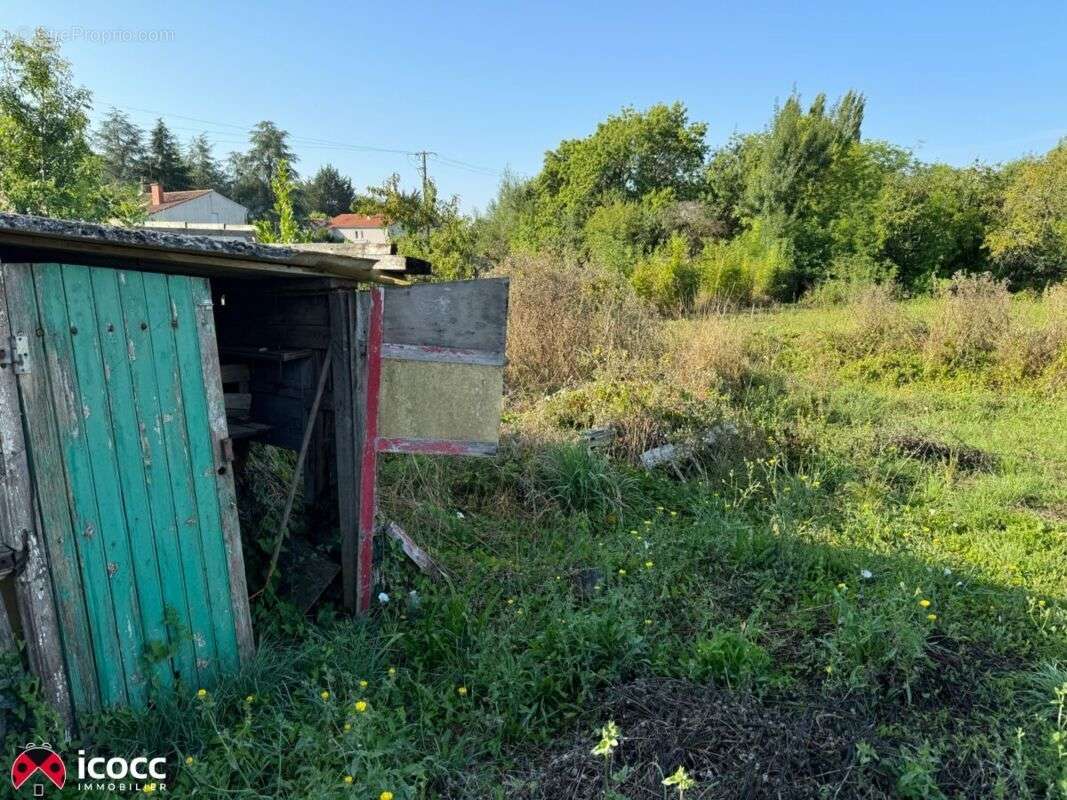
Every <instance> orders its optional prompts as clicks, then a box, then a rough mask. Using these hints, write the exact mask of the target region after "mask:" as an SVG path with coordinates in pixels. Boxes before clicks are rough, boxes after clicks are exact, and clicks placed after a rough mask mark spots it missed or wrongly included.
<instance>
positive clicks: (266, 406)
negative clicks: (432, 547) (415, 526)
mask: <svg viewBox="0 0 1067 800" xmlns="http://www.w3.org/2000/svg"><path fill="white" fill-rule="evenodd" d="M428 270H429V265H428V264H426V263H425V262H421V261H418V260H417V259H410V258H404V257H402V256H396V255H383V256H379V257H373V258H371V257H367V258H353V257H348V256H339V255H335V254H331V253H322V252H306V251H300V250H296V249H292V248H286V247H273V246H266V245H255V244H250V243H247V242H241V241H233V240H215V239H209V238H206V237H190V236H180V235H173V234H166V233H156V232H150V231H145V230H143V229H127V228H118V227H111V226H104V225H92V224H85V223H74V222H63V221H56V220H48V219H42V218H36V217H27V216H20V215H11V214H0V576H3V578H2V579H0V587H2V589H3V597H4V603H3V604H2V605H0V646H5V645H6V646H8V647H10V646H12V645H13V643H14V642H15V641H16V639H18V638H22V639H24V640H25V642H26V645H27V647H26V654H27V658H28V660H29V664H30V667H31V668H32V669H33V671H34V672H35V673H36V674H37V675H38V676H39V677H40V679H41V681H42V685H43V687H44V690H45V693H46V695H47V697H48V698H49V700H50V701H51V702H53V703H54V705H55V706H56V707H57V708H59V709H60V711H61V712H62V713H63V714H64V716H65V717H66V718H67V719H68V720H70V719H73V718H74V716H75V715H76V714H77V713H80V712H83V711H92V710H95V709H99V708H105V707H110V706H117V705H133V706H139V705H143V704H144V703H145V702H147V701H148V700H149V699H150V697H151V696H152V694H153V692H155V691H159V690H166V689H168V688H170V687H174V686H176V685H179V684H181V685H185V686H201V685H210V684H211V683H213V681H214V680H215V679H217V677H218V676H219V675H220V674H223V673H225V672H228V671H230V670H232V669H234V668H236V667H237V666H238V665H239V664H240V662H241V661H242V660H243V659H244V658H247V656H248V655H249V654H250V653H251V652H252V649H253V632H252V627H251V621H250V616H249V600H248V590H247V587H246V582H245V573H244V564H243V558H242V552H241V542H240V530H239V525H238V519H237V506H236V498H235V489H234V476H233V463H234V458H235V455H239V454H240V450H241V447H242V443H243V442H246V441H251V440H257V441H262V442H267V443H271V444H275V445H279V446H282V447H287V448H290V449H298V448H302V449H303V450H304V451H305V454H306V458H305V459H304V460H303V463H304V480H305V496H306V497H307V498H308V499H309V500H312V501H314V502H319V503H322V502H324V501H328V500H332V502H334V503H336V505H337V517H338V519H339V526H340V529H341V538H342V543H343V547H342V549H343V553H342V564H341V567H342V570H343V572H344V596H345V599H346V602H347V603H348V604H349V605H350V607H352V608H353V609H355V608H357V607H360V606H361V605H362V607H364V608H365V605H366V603H365V598H366V595H367V592H368V591H369V587H370V584H369V576H370V574H371V564H370V558H371V557H372V553H373V548H372V546H371V545H370V543H369V540H370V539H371V538H372V537H373V515H374V507H373V482H374V477H373V471H371V473H370V475H369V481H370V482H369V484H368V483H367V480H368V467H370V468H371V470H373V460H374V453H376V452H378V451H379V450H387V449H391V448H400V449H403V448H404V447H405V446H406V447H407V448H408V451H419V450H420V448H422V450H424V451H430V452H433V451H434V449H433V448H435V447H439V446H440V444H441V442H442V441H444V442H447V441H448V435H447V434H448V431H447V430H445V431H444V434H445V435H444V438H441V437H440V436H438V435H437V433H434V434H433V436H431V437H430V438H429V439H427V440H426V441H425V442H423V441H422V440H420V439H419V438H418V437H414V438H412V437H404V436H402V435H401V436H397V437H393V438H394V439H395V440H396V441H393V440H390V441H388V442H386V441H384V440H382V439H381V438H380V437H379V436H378V435H377V432H376V431H377V422H378V406H379V403H378V397H379V392H380V389H381V374H382V363H383V362H382V355H383V353H382V341H383V340H382V332H383V330H385V329H386V328H388V327H389V326H388V325H383V316H382V311H381V309H382V306H383V304H384V295H383V294H382V293H381V292H370V293H366V292H364V293H360V294H357V292H356V291H355V290H356V289H357V287H358V286H359V285H360V284H361V283H363V284H366V283H370V284H386V285H388V284H403V283H405V281H404V280H403V279H404V277H405V276H408V275H412V274H425V273H427V272H428ZM479 283H480V282H479ZM486 283H487V284H490V285H494V286H495V287H496V288H493V289H491V290H490V291H491V293H493V294H494V296H495V297H496V298H497V302H496V303H495V306H494V307H497V308H503V309H506V293H507V287H506V283H499V282H486ZM434 286H437V287H444V288H443V289H441V288H438V289H433V291H432V294H423V295H421V299H420V296H416V297H414V298H413V299H412V298H407V299H406V300H405V302H403V303H397V304H396V307H397V308H398V309H403V310H404V312H405V313H408V314H409V315H410V312H411V309H412V308H414V307H415V306H418V305H419V304H420V302H421V303H422V304H423V305H425V303H426V302H427V301H429V302H430V303H431V304H432V305H434V306H435V309H436V310H435V309H427V310H428V314H426V315H423V316H422V317H421V319H411V320H410V321H411V324H410V325H409V326H408V327H409V328H410V330H408V331H407V332H406V333H404V332H401V333H400V334H397V335H396V336H395V338H399V339H402V340H404V341H401V342H398V346H399V345H403V346H402V347H400V349H399V350H397V352H396V353H394V354H393V357H394V359H395V360H397V361H413V362H416V363H431V362H435V363H438V362H440V359H441V358H444V359H446V360H447V359H451V360H452V362H451V363H465V364H471V363H473V364H482V365H483V366H486V365H490V362H491V368H492V369H493V370H494V371H495V372H499V369H500V368H502V365H503V342H502V338H501V336H502V330H503V328H502V324H503V323H502V321H499V320H498V321H497V322H498V323H499V324H496V328H499V333H494V335H493V336H494V338H493V341H492V342H491V343H490V344H489V345H488V346H487V347H488V348H489V349H485V352H483V351H481V350H477V348H474V350H471V348H466V350H465V349H464V348H457V347H450V346H449V342H451V341H452V340H453V339H454V338H455V336H456V333H455V332H456V331H461V330H466V329H468V328H469V327H470V325H469V320H467V319H464V320H462V321H461V320H460V319H459V317H460V316H461V315H467V314H470V313H474V314H475V318H477V314H478V313H483V314H484V306H485V303H484V302H483V301H482V300H480V299H479V298H480V297H481V296H482V290H481V289H479V290H478V291H477V292H473V293H472V292H471V291H470V290H469V289H463V288H462V287H460V288H457V287H458V286H459V285H458V284H457V285H453V286H449V285H448V284H434V285H427V288H432V287H434ZM419 288H420V287H411V288H409V289H404V290H402V291H403V292H410V291H412V290H413V289H414V290H417V289H419ZM416 294H417V295H418V293H416ZM405 297H406V296H405ZM450 298H451V299H450ZM501 298H502V300H501ZM412 304H413V305H412ZM464 304H465V306H464V308H463V309H461V308H460V306H463V305H464ZM490 305H493V304H492V303H490ZM360 308H362V309H363V311H360ZM477 308H483V311H480V312H479V311H476V309H477ZM500 313H506V311H505V312H495V314H496V316H499V314H500ZM442 315H443V316H442ZM402 317H403V315H402V314H401V316H400V317H396V318H395V319H401V318H402ZM416 317H418V314H416ZM441 319H451V320H452V322H451V323H446V324H444V325H443V326H442V324H441V323H440V320H441ZM392 324H393V329H396V327H397V324H401V325H403V323H396V322H395V320H394V322H393V323H392ZM375 330H377V339H375V338H374V334H373V331H375ZM360 331H363V334H362V338H361V333H360ZM434 331H436V332H437V333H436V334H435V333H434ZM368 332H370V336H371V338H370V339H368V338H367V336H368ZM435 335H436V337H437V339H436V340H434V336H435ZM459 335H460V338H461V339H462V338H463V335H462V334H459ZM412 336H414V339H413V338H412ZM420 337H422V339H426V338H427V337H429V339H428V343H427V344H425V346H424V344H423V342H422V340H421V339H420ZM483 338H484V337H483ZM467 339H468V340H470V341H475V342H477V337H476V336H475V337H471V336H469V335H468V336H467ZM405 347H406V348H407V349H405ZM442 348H443V349H442ZM394 349H395V348H394ZM490 349H491V351H492V352H491V353H490V354H489V355H487V353H489V350H490ZM386 350H388V347H387V348H386ZM468 351H470V352H468ZM475 351H476V352H475ZM442 354H443V355H442ZM386 358H389V356H388V355H386ZM431 365H432V364H431ZM478 377H479V380H485V379H486V376H478ZM413 380H414V384H413V385H416V386H417V385H418V384H419V382H422V383H425V381H426V376H425V375H421V376H420V375H415V377H414V378H413ZM488 380H489V381H490V386H496V385H497V384H496V383H494V381H496V380H497V379H496V378H495V377H493V376H489V377H488ZM463 382H464V383H465V382H466V381H465V380H464V381H463ZM226 387H228V390H227V388H226ZM398 387H399V384H397V383H396V382H395V381H394V382H393V383H392V389H391V390H390V391H394V392H396V391H400V392H401V394H403V390H402V389H400V388H398ZM496 391H497V398H496V404H497V405H496V409H497V410H498V409H499V388H497V389H496ZM391 404H392V405H396V401H391ZM368 409H371V411H368ZM368 413H369V416H368ZM405 413H406V414H407V416H406V417H405ZM398 415H399V418H400V419H401V420H404V419H407V420H408V422H407V423H405V422H403V421H402V422H400V423H389V424H390V425H393V426H394V427H396V426H399V427H398V432H399V433H400V434H404V433H405V432H406V429H405V427H404V426H405V424H415V423H417V424H418V425H423V427H425V425H424V423H423V422H419V421H418V420H413V419H412V418H411V412H410V411H408V412H404V411H402V410H401V411H396V413H393V414H391V415H390V416H389V419H393V418H394V417H397V416H398ZM416 416H418V415H417V414H416ZM497 417H499V414H497ZM316 419H319V420H320V423H319V424H317V425H316V424H315V422H316ZM430 427H431V428H432V427H433V426H432V425H431V426H430ZM445 427H446V428H447V427H448V426H447V425H446V426H445ZM438 433H440V431H438ZM465 435H466V434H464V436H465ZM435 437H436V438H435ZM461 438H463V437H462V436H461ZM482 438H485V439H489V438H492V441H486V442H483V443H482V444H481V449H483V450H484V449H487V448H488V449H491V447H492V445H493V444H494V443H495V426H492V427H490V428H489V429H488V430H487V432H486V433H485V435H484V436H483V437H482ZM412 442H414V444H412ZM427 442H428V444H427ZM405 443H406V444H405ZM424 445H425V446H424ZM475 449H478V448H475ZM368 486H369V488H368ZM368 492H369V495H370V498H369V501H367V497H368ZM361 496H362V497H363V498H364V500H365V502H363V503H362V504H361V499H360V498H361ZM368 518H369V526H368V524H366V523H367V519H368ZM361 520H362V521H363V522H364V523H365V524H363V525H362V527H361V524H360V523H361ZM361 531H362V532H361ZM360 557H362V558H363V559H364V560H363V562H362V563H357V562H358V559H359V558H360ZM357 576H366V577H365V579H364V578H363V577H360V580H364V582H365V583H366V586H365V587H362V586H361V585H357V583H358V581H357ZM361 597H362V598H363V602H362V603H361V600H360V599H361Z"/></svg>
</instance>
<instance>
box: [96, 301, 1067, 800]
mask: <svg viewBox="0 0 1067 800" xmlns="http://www.w3.org/2000/svg"><path fill="white" fill-rule="evenodd" d="M952 302H953V300H952V298H951V297H949V298H946V299H945V300H942V301H939V302H936V303H935V302H933V301H922V302H913V303H910V304H906V305H902V304H897V303H895V302H892V301H890V300H888V299H887V298H885V297H875V298H866V299H861V300H859V301H857V303H856V304H854V305H851V306H847V307H842V308H833V309H794V310H788V311H779V312H771V313H760V314H756V315H739V316H735V317H731V318H728V319H725V320H724V319H718V318H716V319H707V320H699V321H686V322H676V323H670V324H668V325H666V326H665V327H664V328H663V329H662V330H659V331H658V332H657V336H659V337H661V338H662V341H665V342H668V344H666V345H664V346H662V347H661V348H660V349H658V350H655V351H650V352H642V353H640V354H637V353H635V352H634V351H635V350H636V349H637V348H631V350H630V351H628V352H627V353H626V354H620V352H618V351H613V354H609V355H603V356H602V357H598V358H597V359H596V364H595V365H594V366H593V367H590V369H589V370H588V371H587V372H586V373H585V374H584V375H582V376H578V377H577V378H574V377H573V376H571V379H570V380H569V381H568V382H567V388H564V389H560V390H558V391H552V392H551V393H549V394H547V396H546V395H545V394H544V393H541V392H538V391H534V390H533V388H536V387H532V388H531V389H530V390H528V391H524V392H517V391H516V392H514V393H513V395H512V396H511V398H510V399H509V403H508V414H507V418H506V423H507V424H506V427H507V431H508V436H507V446H506V447H505V448H504V452H503V453H502V454H501V456H500V457H499V458H497V459H495V460H492V461H479V462H476V463H470V462H441V461H433V460H429V459H420V458H413V457H395V458H390V459H389V460H388V461H387V463H386V464H385V466H384V469H383V484H384V486H385V487H386V499H385V501H384V503H383V508H382V514H383V516H385V517H387V518H389V519H395V520H397V521H399V522H401V523H402V524H403V525H404V527H405V528H406V529H407V530H408V531H409V532H410V533H412V534H413V535H415V537H416V538H417V539H418V540H419V541H420V542H421V543H422V544H423V545H424V546H426V547H427V548H428V549H429V550H430V551H431V552H433V553H434V554H435V555H436V556H437V557H438V558H439V559H440V560H441V562H442V563H443V564H445V565H446V566H447V568H448V570H449V573H450V578H449V579H448V580H447V581H444V582H441V583H437V584H434V583H432V582H430V581H429V580H428V579H426V578H424V577H422V576H420V575H419V574H417V573H416V572H415V571H414V569H413V568H412V567H411V566H410V564H408V563H407V562H406V561H405V560H404V558H403V556H402V555H400V554H399V553H398V552H396V551H394V550H393V549H392V548H391V547H385V548H384V552H383V570H382V589H383V591H385V592H387V593H388V595H389V602H388V603H387V604H382V605H381V606H380V607H379V608H377V609H376V610H375V613H374V615H373V617H372V618H371V619H370V620H368V621H366V622H361V623H352V622H347V621H342V620H341V619H340V618H339V617H338V616H337V615H335V614H334V612H332V611H331V610H330V609H329V607H326V608H324V609H322V610H320V612H319V615H318V619H317V620H316V622H315V623H314V624H312V623H305V622H304V621H302V620H300V619H298V618H297V617H296V616H295V615H293V614H292V613H291V612H287V611H286V610H285V608H284V605H272V606H270V607H269V608H266V609H264V608H261V609H260V611H259V629H260V631H261V632H265V633H266V635H267V637H268V641H266V642H265V644H264V645H263V646H262V647H261V648H260V653H259V655H258V657H257V659H256V660H255V662H254V663H253V664H252V665H250V667H249V668H248V669H247V670H246V671H245V673H244V674H242V675H241V676H239V677H238V678H236V679H234V680H233V681H232V682H230V683H228V684H227V685H226V686H223V687H220V688H219V689H218V690H217V691H215V692H212V693H210V694H208V695H207V696H206V697H204V698H198V697H196V696H195V693H194V692H193V691H192V687H190V691H188V692H187V693H186V696H183V697H181V698H178V699H177V700H176V701H175V702H174V705H173V707H166V706H164V707H161V708H160V709H159V710H157V711H154V712H152V713H150V714H140V715H133V714H126V713H122V714H114V715H111V716H109V717H107V718H105V719H101V720H99V721H98V722H97V724H96V725H95V727H94V728H93V729H92V730H90V731H88V732H87V735H88V736H89V737H91V738H93V739H94V740H95V741H96V742H97V743H98V746H104V747H110V748H112V749H114V750H117V751H129V750H137V749H139V748H143V747H144V746H145V744H150V745H151V747H152V748H153V749H166V750H169V751H171V752H173V753H174V754H175V758H176V760H177V761H178V763H179V764H180V765H181V767H180V769H179V770H178V775H177V778H176V786H175V787H173V788H172V793H173V794H174V795H175V796H203V797H234V798H253V797H256V798H259V797H316V798H318V797H322V798H328V797H336V798H348V797H352V798H373V797H379V796H380V795H381V793H383V792H391V793H392V794H391V795H388V794H387V795H385V796H386V797H389V796H392V797H394V798H396V800H401V798H403V799H405V800H406V799H407V798H423V797H472V798H474V797H477V798H485V797H490V798H492V797H499V798H503V797H523V798H535V797H537V798H541V797H543V798H570V797H575V798H593V797H617V798H622V797H625V798H633V799H634V800H636V799H637V798H669V797H677V796H678V794H679V793H678V790H677V789H676V788H675V787H673V786H664V785H663V784H662V780H663V778H664V777H665V776H666V775H669V774H671V773H673V772H674V771H675V769H676V768H677V767H678V766H684V767H685V768H686V769H687V770H688V773H689V775H690V776H692V778H693V779H694V780H695V781H696V784H695V786H693V787H692V788H690V789H689V790H688V791H687V792H686V793H685V797H688V798H701V797H706V798H733V797H767V798H772V797H773V798H801V797H803V798H808V797H825V798H867V797H870V798H880V797H906V798H939V797H968V798H987V797H990V798H996V797H1003V798H1065V797H1067V710H1065V706H1064V704H1065V693H1067V393H1065V392H1064V391H1063V389H1062V387H1063V381H1062V374H1063V372H1062V370H1063V363H1064V362H1063V358H1064V356H1063V351H1062V349H1061V350H1059V351H1057V350H1056V349H1055V348H1056V347H1061V348H1062V343H1059V342H1058V340H1057V343H1055V344H1054V346H1053V350H1052V351H1051V354H1050V353H1049V352H1047V348H1046V351H1041V352H1042V353H1044V355H1042V356H1041V357H1040V358H1038V357H1037V356H1035V355H1034V352H1035V351H1039V350H1041V348H1042V347H1045V345H1046V344H1047V342H1046V341H1045V338H1042V337H1045V336H1046V334H1047V335H1048V336H1051V335H1052V333H1050V331H1053V328H1054V327H1055V325H1056V324H1058V323H1057V322H1056V320H1057V319H1059V317H1058V316H1057V315H1058V314H1059V313H1060V312H1059V311H1057V309H1056V307H1055V302H1053V300H1052V299H1050V300H1046V301H1045V302H1039V301H1035V300H1032V299H1029V300H1027V299H1022V298H1016V299H1015V300H1013V301H1009V306H1010V307H1009V308H1008V313H1009V314H1010V320H1011V322H1010V325H1009V327H1010V336H1009V335H1007V334H1003V332H1002V334H1003V335H999V338H997V339H996V340H995V341H994V340H992V339H990V340H989V341H985V340H982V341H980V342H979V343H978V344H977V345H975V344H974V336H975V335H977V334H975V331H976V330H977V331H978V333H979V334H981V333H982V331H983V330H984V329H985V328H986V327H988V326H989V325H990V324H993V323H990V322H989V319H991V318H992V317H989V316H988V314H987V315H986V316H982V313H985V312H982V313H978V312H973V309H972V311H969V312H967V313H968V314H970V315H971V316H970V317H968V319H970V320H971V322H973V323H974V325H972V326H971V328H970V329H968V330H965V331H963V332H962V333H961V332H960V331H959V330H955V329H954V332H953V331H951V330H950V331H947V332H946V331H945V325H946V324H947V323H946V322H945V319H946V318H945V316H944V315H945V314H946V313H949V314H950V315H951V314H957V315H958V314H959V313H960V312H959V310H958V309H956V310H955V311H952V308H951V304H952ZM983 302H984V301H983ZM997 302H999V301H997ZM987 305H988V303H987ZM993 306H996V302H994V303H993ZM1002 310H1003V309H1002ZM985 311H986V312H989V314H992V315H993V316H996V314H997V313H999V312H998V311H997V310H996V308H994V309H993V310H992V311H990V310H989V308H986V310H985ZM972 312H973V313H972ZM952 319H953V321H952V325H954V326H955V325H956V322H957V321H958V320H955V318H954V317H953V318H952ZM998 324H999V323H998ZM950 327H951V326H950ZM956 327H958V326H956ZM978 338H979V339H981V336H979V337H978ZM987 338H988V337H987ZM1035 342H1036V344H1035ZM1057 352H1058V353H1059V355H1057ZM575 358H578V356H577V355H576V356H575ZM1057 358H1058V359H1059V360H1057ZM601 424H611V425H613V426H614V429H615V430H616V432H617V437H616V440H615V442H614V444H613V445H612V446H611V447H610V448H609V449H608V450H607V451H606V452H603V453H591V452H589V451H588V450H587V449H586V448H585V447H583V446H582V445H580V444H578V441H579V434H580V432H581V431H582V430H584V429H586V428H587V427H589V426H591V425H601ZM708 431H713V432H715V433H716V438H715V441H714V443H712V444H710V445H699V444H697V442H698V441H699V439H700V437H701V436H703V435H704V434H705V433H706V432H708ZM664 441H674V442H679V443H682V444H683V445H685V444H687V443H688V444H690V445H692V449H691V455H690V456H689V457H688V458H686V459H684V460H683V461H682V462H680V463H679V464H678V465H677V468H668V469H662V468H661V469H658V470H655V471H653V472H646V471H644V470H641V469H639V468H637V467H636V466H635V465H634V455H635V454H636V453H637V452H640V451H641V450H643V449H644V448H645V447H647V446H649V445H653V444H662V443H663V442H664ZM609 720H612V721H614V722H615V723H616V724H617V726H618V727H619V729H620V730H621V735H620V736H619V737H618V742H619V743H618V746H617V747H616V748H615V749H614V750H613V751H612V752H611V754H610V755H609V756H604V757H602V756H597V755H593V754H592V753H591V752H590V751H591V749H592V748H593V746H594V745H595V744H597V742H598V740H599V739H600V734H599V729H600V728H601V726H603V725H605V724H606V723H607V722H608V721H609Z"/></svg>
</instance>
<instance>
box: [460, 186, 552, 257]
mask: <svg viewBox="0 0 1067 800" xmlns="http://www.w3.org/2000/svg"><path fill="white" fill-rule="evenodd" d="M536 215H537V196H536V193H535V189H534V185H533V181H530V180H524V179H521V178H518V177H516V176H515V175H512V174H511V173H506V174H505V175H504V177H503V179H502V180H501V181H500V186H499V188H498V189H497V195H496V197H495V198H493V200H491V201H490V202H489V205H488V207H487V208H486V210H485V214H484V215H482V216H479V217H478V218H477V219H475V221H474V228H475V232H476V235H477V238H478V251H479V252H480V253H482V254H484V255H485V256H486V257H487V258H488V259H489V260H490V261H492V262H494V263H500V262H501V261H503V260H504V258H505V257H506V256H507V255H508V254H509V253H511V252H515V251H522V252H532V251H534V250H535V249H536V248H537V225H536Z"/></svg>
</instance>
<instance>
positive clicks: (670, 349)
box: [664, 314, 754, 391]
mask: <svg viewBox="0 0 1067 800" xmlns="http://www.w3.org/2000/svg"><path fill="white" fill-rule="evenodd" d="M665 338H666V357H665V359H664V361H665V366H666V369H667V371H668V377H669V379H670V380H672V381H673V382H674V383H676V384H677V385H679V386H682V387H684V388H686V389H689V390H692V391H700V390H705V389H708V388H711V387H716V386H721V387H723V388H727V389H738V388H740V387H742V386H744V385H745V384H746V383H747V382H748V381H749V380H750V378H751V376H752V372H753V367H754V350H753V346H752V341H751V337H750V335H749V334H748V333H747V332H746V331H744V330H742V328H741V327H740V326H738V325H737V324H736V323H735V322H734V321H732V320H731V319H730V318H729V317H727V316H725V315H723V314H708V315H706V316H704V317H701V318H700V319H697V320H693V321H692V322H690V323H688V324H686V325H684V326H675V327H673V328H671V329H670V330H669V331H668V332H667V333H666V334H665Z"/></svg>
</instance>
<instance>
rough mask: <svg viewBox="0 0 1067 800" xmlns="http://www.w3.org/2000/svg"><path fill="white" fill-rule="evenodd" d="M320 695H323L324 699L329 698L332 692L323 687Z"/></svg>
mask: <svg viewBox="0 0 1067 800" xmlns="http://www.w3.org/2000/svg"><path fill="white" fill-rule="evenodd" d="M319 697H321V698H322V699H323V700H329V699H330V693H329V692H327V691H326V690H325V689H323V690H322V691H321V692H319Z"/></svg>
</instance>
